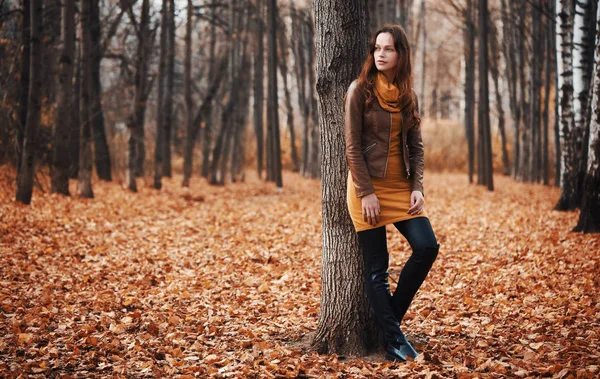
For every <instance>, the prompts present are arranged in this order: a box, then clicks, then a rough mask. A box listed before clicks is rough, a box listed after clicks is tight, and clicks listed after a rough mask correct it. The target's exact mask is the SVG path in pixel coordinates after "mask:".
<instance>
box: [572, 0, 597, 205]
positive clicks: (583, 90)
mask: <svg viewBox="0 0 600 379" xmlns="http://www.w3.org/2000/svg"><path fill="white" fill-rule="evenodd" d="M575 4H576V5H575V20H574V30H575V31H574V34H573V39H574V43H573V90H574V92H575V93H574V96H575V101H574V105H575V108H577V107H578V105H579V106H580V107H581V108H580V110H581V113H580V114H579V113H578V111H577V109H576V110H575V112H574V113H575V129H576V131H577V132H576V141H575V143H576V145H575V151H576V152H577V153H576V154H577V156H579V157H581V158H580V159H578V160H577V161H576V163H577V170H578V174H577V187H576V195H575V197H576V198H577V199H578V201H579V202H578V204H577V205H578V206H581V200H582V199H583V191H584V181H585V177H586V171H587V170H586V168H587V163H586V158H587V155H588V142H589V138H590V136H589V125H590V119H591V108H590V105H591V104H590V100H591V99H590V95H591V92H590V90H591V87H592V84H593V83H592V82H593V80H594V79H593V76H594V73H593V66H594V46H595V44H594V41H595V36H596V23H595V17H594V15H595V14H596V10H597V6H598V0H584V1H576V2H575ZM580 17H582V20H580Z"/></svg>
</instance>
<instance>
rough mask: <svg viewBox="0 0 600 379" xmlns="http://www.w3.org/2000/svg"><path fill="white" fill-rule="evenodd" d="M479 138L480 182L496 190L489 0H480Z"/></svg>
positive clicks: (478, 179)
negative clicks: (490, 100)
mask: <svg viewBox="0 0 600 379" xmlns="http://www.w3.org/2000/svg"><path fill="white" fill-rule="evenodd" d="M478 16H479V33H478V34H479V108H478V110H479V117H478V121H479V123H478V127H479V140H478V144H479V146H480V151H481V154H480V159H479V160H478V165H479V167H480V169H479V176H478V178H477V182H478V184H483V185H487V188H488V189H489V190H490V191H493V190H494V177H493V171H492V138H491V133H490V106H489V89H488V8H487V0H479V15H478Z"/></svg>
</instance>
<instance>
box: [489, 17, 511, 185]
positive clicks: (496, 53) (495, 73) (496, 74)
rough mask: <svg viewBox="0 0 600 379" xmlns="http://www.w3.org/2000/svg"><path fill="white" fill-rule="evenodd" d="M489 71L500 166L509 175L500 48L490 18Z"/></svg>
mask: <svg viewBox="0 0 600 379" xmlns="http://www.w3.org/2000/svg"><path fill="white" fill-rule="evenodd" d="M489 27H490V46H489V48H490V55H491V56H490V72H491V73H492V80H493V81H494V92H495V94H496V110H497V111H498V131H499V132H500V138H501V144H502V166H503V170H504V171H503V174H504V175H510V162H509V161H508V150H507V148H506V131H505V130H504V107H503V106H502V91H501V90H500V84H499V83H500V81H499V78H500V70H499V68H498V65H499V62H500V49H499V47H498V31H497V29H496V24H495V22H494V21H492V20H490V23H489Z"/></svg>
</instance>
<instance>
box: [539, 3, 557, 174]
mask: <svg viewBox="0 0 600 379" xmlns="http://www.w3.org/2000/svg"><path fill="white" fill-rule="evenodd" d="M552 4H553V2H552V1H550V2H549V4H548V10H549V12H548V13H550V14H553V12H554V11H553V10H552V8H553V5H552ZM545 22H546V23H545V27H546V33H545V35H544V39H545V42H546V55H545V58H544V67H545V68H544V69H545V72H544V74H545V77H544V112H543V115H542V119H543V121H542V128H543V129H542V182H543V183H544V185H549V184H550V172H549V170H550V167H549V166H548V127H549V125H548V117H549V109H550V87H551V84H552V71H553V67H552V59H553V58H552V57H553V56H554V50H553V46H552V39H553V38H554V29H553V26H554V25H553V23H552V22H551V20H548V19H546V20H545ZM554 88H555V89H556V87H554Z"/></svg>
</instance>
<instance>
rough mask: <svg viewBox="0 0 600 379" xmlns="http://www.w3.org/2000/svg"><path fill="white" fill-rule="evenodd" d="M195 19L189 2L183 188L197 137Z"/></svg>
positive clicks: (186, 36) (184, 64)
mask: <svg viewBox="0 0 600 379" xmlns="http://www.w3.org/2000/svg"><path fill="white" fill-rule="evenodd" d="M193 17H194V4H193V3H192V0H188V1H187V22H186V24H185V57H184V59H183V97H184V102H185V130H186V133H185V146H186V149H185V154H184V161H183V183H182V185H183V187H189V185H190V177H191V176H192V158H193V155H194V142H195V139H196V135H195V133H194V126H193V116H192V112H193V105H194V103H193V100H192V88H191V84H192V83H191V81H192V22H193Z"/></svg>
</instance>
